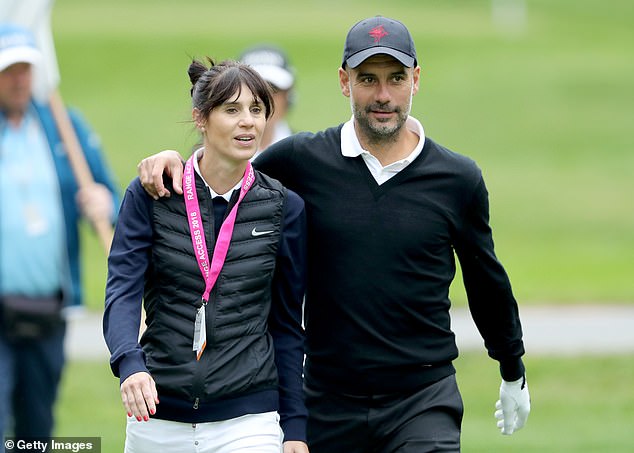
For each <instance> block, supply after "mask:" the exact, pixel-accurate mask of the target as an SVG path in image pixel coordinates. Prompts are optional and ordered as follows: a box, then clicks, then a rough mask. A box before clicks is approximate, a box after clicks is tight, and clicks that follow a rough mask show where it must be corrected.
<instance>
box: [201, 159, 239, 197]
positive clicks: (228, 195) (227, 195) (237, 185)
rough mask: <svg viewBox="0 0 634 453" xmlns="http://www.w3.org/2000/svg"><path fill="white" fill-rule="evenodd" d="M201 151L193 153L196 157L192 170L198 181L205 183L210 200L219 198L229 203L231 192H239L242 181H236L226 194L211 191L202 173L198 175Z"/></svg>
mask: <svg viewBox="0 0 634 453" xmlns="http://www.w3.org/2000/svg"><path fill="white" fill-rule="evenodd" d="M203 151H204V148H199V149H197V150H196V151H194V155H195V156H196V157H195V158H194V170H196V173H198V176H200V179H202V180H203V182H204V183H205V186H206V187H207V189H209V193H210V194H211V198H216V197H221V198H224V199H225V200H226V201H227V203H229V201H231V195H232V194H233V191H234V190H236V189H237V190H240V188H241V187H242V179H241V180H240V181H238V183H237V184H236V185H235V186H233V187H232V188H231V189H229V190H228V191H227V192H225V193H216V191H215V190H214V189H212V188H211V187H210V186H209V184H207V181H205V177H204V176H203V175H202V173H200V167H199V166H198V161H199V160H200V158H201V157H202V155H203Z"/></svg>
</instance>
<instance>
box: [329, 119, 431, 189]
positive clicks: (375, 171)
mask: <svg viewBox="0 0 634 453" xmlns="http://www.w3.org/2000/svg"><path fill="white" fill-rule="evenodd" d="M405 127H407V128H408V129H409V130H410V131H412V132H414V133H415V134H416V135H418V137H419V139H418V144H417V145H416V147H415V148H414V150H413V151H412V152H411V153H410V154H409V156H407V157H405V158H403V159H401V160H397V161H396V162H392V163H391V164H389V165H386V166H385V167H384V166H383V165H381V162H379V160H378V159H377V158H376V157H374V156H373V155H372V154H370V152H369V151H366V150H365V149H363V147H362V146H361V143H359V138H358V137H357V134H356V132H355V131H354V117H353V118H351V119H350V120H349V121H348V122H346V123H345V124H344V125H343V127H342V129H341V154H343V156H344V157H358V156H361V157H362V158H363V161H364V162H365V164H366V166H367V167H368V170H369V171H370V173H371V174H372V176H373V177H374V179H375V180H376V182H377V184H379V185H381V184H383V183H384V182H386V181H387V180H389V179H390V178H392V177H393V176H394V175H396V174H397V173H398V172H400V171H401V170H403V169H404V168H405V167H407V166H408V165H409V164H410V163H412V161H413V160H414V159H416V158H417V157H418V155H419V154H420V153H421V151H422V150H423V146H424V145H425V130H424V129H423V125H422V124H421V123H420V121H418V120H417V119H416V118H414V117H412V116H408V117H407V120H406V122H405Z"/></svg>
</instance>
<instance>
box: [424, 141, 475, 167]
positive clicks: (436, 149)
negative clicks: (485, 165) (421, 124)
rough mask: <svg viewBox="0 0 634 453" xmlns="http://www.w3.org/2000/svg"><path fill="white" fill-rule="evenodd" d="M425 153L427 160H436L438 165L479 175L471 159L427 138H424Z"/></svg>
mask: <svg viewBox="0 0 634 453" xmlns="http://www.w3.org/2000/svg"><path fill="white" fill-rule="evenodd" d="M424 149H425V151H426V153H425V154H426V156H427V157H428V158H429V159H433V160H436V161H437V163H438V164H439V165H445V166H447V167H448V168H453V169H454V170H456V171H460V172H467V173H478V174H479V173H480V168H479V167H478V164H477V163H476V162H475V160H473V159H472V158H471V157H469V156H467V155H465V154H462V153H460V152H456V151H453V150H451V149H449V148H447V147H445V146H443V145H441V144H439V143H438V142H436V141H434V140H433V139H431V138H429V137H425V148H424Z"/></svg>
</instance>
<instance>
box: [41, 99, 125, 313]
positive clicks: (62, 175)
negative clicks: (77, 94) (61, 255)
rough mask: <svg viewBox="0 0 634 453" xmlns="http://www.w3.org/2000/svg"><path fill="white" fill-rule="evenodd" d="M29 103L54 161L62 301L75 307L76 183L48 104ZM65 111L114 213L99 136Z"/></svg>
mask: <svg viewBox="0 0 634 453" xmlns="http://www.w3.org/2000/svg"><path fill="white" fill-rule="evenodd" d="M33 107H34V108H35V110H36V112H37V114H38V116H39V118H40V121H41V124H42V127H43V129H44V132H45V134H46V137H47V139H48V143H49V145H50V149H51V154H52V156H53V161H54V162H55V169H56V172H57V178H58V181H59V187H60V193H61V194H62V205H63V208H64V223H65V229H66V244H67V260H68V269H69V270H70V281H69V282H65V284H64V288H63V292H64V305H65V306H67V307H71V306H75V307H76V306H79V305H81V304H82V302H83V299H82V296H83V294H82V288H81V266H80V261H79V260H80V245H79V219H80V217H81V214H80V212H79V209H78V206H77V203H76V201H75V195H76V193H77V190H78V185H77V181H76V179H75V176H74V174H73V170H72V167H71V165H70V161H69V159H68V155H67V153H66V149H65V146H64V144H63V142H62V139H61V137H60V134H59V131H58V128H57V125H56V123H55V119H54V118H53V114H52V112H51V109H50V107H49V106H48V105H43V104H39V103H37V102H33ZM68 114H69V117H70V120H71V123H72V125H73V128H74V129H75V132H76V134H77V139H78V140H79V144H80V145H81V148H82V150H83V153H84V156H85V158H86V162H87V164H88V166H89V168H90V171H91V172H92V176H93V179H94V180H95V182H97V183H100V184H103V185H105V186H106V187H107V188H108V189H109V190H110V192H111V193H112V197H113V203H114V207H113V213H114V215H116V213H117V212H118V209H119V203H120V196H119V193H118V187H117V186H116V185H115V182H114V178H113V177H112V174H111V171H110V169H109V168H108V166H107V165H106V162H105V160H104V159H103V155H102V150H101V143H100V140H99V138H98V137H97V135H96V134H95V133H94V132H93V131H92V130H91V129H90V127H89V126H88V124H87V123H86V122H85V120H84V119H83V118H82V117H81V115H80V114H79V113H78V112H77V111H74V110H72V109H69V110H68ZM113 221H114V219H113ZM104 259H105V258H104Z"/></svg>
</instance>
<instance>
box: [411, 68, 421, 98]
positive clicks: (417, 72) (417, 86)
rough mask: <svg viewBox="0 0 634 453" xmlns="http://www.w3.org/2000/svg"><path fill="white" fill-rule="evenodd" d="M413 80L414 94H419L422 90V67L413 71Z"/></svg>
mask: <svg viewBox="0 0 634 453" xmlns="http://www.w3.org/2000/svg"><path fill="white" fill-rule="evenodd" d="M412 78H413V80H414V85H413V87H412V94H416V93H418V90H419V89H420V66H416V67H415V68H414V70H413V71H412Z"/></svg>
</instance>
